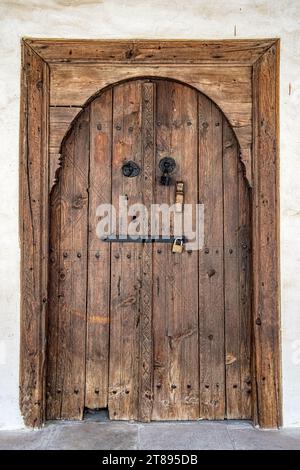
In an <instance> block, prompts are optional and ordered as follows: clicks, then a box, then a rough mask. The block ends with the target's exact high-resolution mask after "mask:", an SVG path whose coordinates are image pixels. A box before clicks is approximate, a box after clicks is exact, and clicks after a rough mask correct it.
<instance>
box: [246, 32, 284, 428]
mask: <svg viewBox="0 0 300 470" xmlns="http://www.w3.org/2000/svg"><path fill="white" fill-rule="evenodd" d="M278 87H279V41H277V43H276V44H275V45H274V46H272V47H271V48H270V49H269V50H268V51H267V52H266V53H265V54H264V55H263V56H262V57H261V58H260V59H259V61H257V62H256V64H255V65H254V67H253V94H254V116H253V119H254V135H253V140H254V142H253V143H254V149H253V150H254V154H253V155H254V157H253V174H254V182H253V204H252V208H253V211H252V223H253V319H254V323H253V325H254V326H253V329H254V348H255V351H254V354H255V369H256V371H255V381H256V398H257V411H258V415H257V419H258V423H259V425H260V426H262V427H264V428H276V427H278V426H279V425H280V423H281V419H282V418H281V392H280V391H281V371H280V351H281V349H280V308H279V289H280V286H279V283H280V281H279V259H280V256H279V196H278V191H279V169H278V166H279V141H278V139H279V131H278V122H279V101H278V96H279V90H278ZM255 415H256V412H255V411H254V416H255Z"/></svg>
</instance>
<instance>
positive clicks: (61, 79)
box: [51, 64, 252, 185]
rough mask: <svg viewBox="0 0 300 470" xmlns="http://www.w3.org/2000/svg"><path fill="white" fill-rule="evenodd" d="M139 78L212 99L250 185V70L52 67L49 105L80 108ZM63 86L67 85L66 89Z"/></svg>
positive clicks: (64, 65) (211, 67)
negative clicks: (169, 81) (169, 82)
mask: <svg viewBox="0 0 300 470" xmlns="http://www.w3.org/2000/svg"><path fill="white" fill-rule="evenodd" d="M140 76H151V77H153V76H159V77H164V76H165V77H169V78H173V79H174V80H180V81H182V82H184V83H187V84H189V85H191V86H193V87H195V88H196V89H198V90H199V91H201V92H203V93H204V94H206V95H207V96H208V97H209V98H211V99H212V100H213V101H214V102H215V103H216V104H217V105H218V106H219V107H220V108H221V109H222V111H223V112H224V113H225V115H226V116H227V118H228V120H229V122H230V123H231V125H232V127H233V129H234V132H235V134H236V136H237V138H238V140H239V144H240V147H241V155H242V159H243V161H244V163H245V166H246V170H247V178H248V181H249V183H250V185H251V183H252V172H251V170H252V168H251V144H252V68H251V67H237V66H236V67H227V66H222V65H220V66H219V67H217V68H216V67H213V66H199V65H198V66H197V65H193V66H186V67H184V66H178V65H172V66H166V65H161V66H160V67H157V66H149V65H136V66H135V67H132V65H122V66H118V65H114V66H113V65H101V66H100V65H95V64H86V65H84V66H83V65H80V64H77V65H76V64H53V65H51V104H52V105H55V106H70V104H71V105H72V106H83V105H84V103H86V101H87V100H89V99H90V98H91V96H93V95H94V94H95V93H97V92H99V90H101V89H102V88H105V87H106V86H109V85H112V84H114V83H117V82H119V81H121V80H128V79H132V78H138V77H140ZM66 83H68V86H67V87H66V86H65V84H66Z"/></svg>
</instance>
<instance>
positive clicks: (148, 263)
mask: <svg viewBox="0 0 300 470" xmlns="http://www.w3.org/2000/svg"><path fill="white" fill-rule="evenodd" d="M155 92H156V86H155V84H154V83H142V89H141V93H142V172H143V176H142V178H143V194H142V201H141V202H142V203H143V204H144V206H146V208H147V209H148V213H149V214H150V213H151V204H153V200H154V183H155V169H154V162H155V153H156V146H155V121H154V119H155V115H154V112H155V99H156V93H155ZM148 233H151V226H150V224H149V226H148ZM141 255H142V258H141V264H142V266H141V281H142V282H141V298H140V357H139V382H140V383H139V409H138V417H139V420H140V421H150V420H151V414H152V404H153V338H152V335H153V323H152V310H153V246H152V244H148V243H146V244H144V246H143V248H142V254H141Z"/></svg>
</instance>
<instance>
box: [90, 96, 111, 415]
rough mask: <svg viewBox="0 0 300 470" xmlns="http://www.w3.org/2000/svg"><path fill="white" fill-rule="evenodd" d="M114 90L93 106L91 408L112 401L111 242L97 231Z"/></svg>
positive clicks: (107, 194) (105, 191)
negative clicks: (110, 384)
mask: <svg viewBox="0 0 300 470" xmlns="http://www.w3.org/2000/svg"><path fill="white" fill-rule="evenodd" d="M112 93H113V92H112V90H108V91H107V92H106V93H104V94H103V95H101V96H100V97H99V98H97V99H96V100H95V101H93V102H92V103H91V105H90V178H89V224H88V231H89V233H88V288H87V347H86V393H85V406H86V407H87V408H91V409H95V408H105V407H107V402H108V363H109V358H108V355H109V320H110V318H109V310H110V245H109V244H108V243H105V242H103V241H101V240H100V239H99V238H98V236H97V234H96V227H97V222H98V218H97V215H96V211H97V207H98V206H99V205H100V204H108V203H110V202H111V152H112V105H113V104H112Z"/></svg>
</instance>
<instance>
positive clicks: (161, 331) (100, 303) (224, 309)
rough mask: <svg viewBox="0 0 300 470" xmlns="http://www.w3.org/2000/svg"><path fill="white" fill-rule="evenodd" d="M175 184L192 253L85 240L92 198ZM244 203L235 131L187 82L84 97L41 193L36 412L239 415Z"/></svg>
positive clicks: (245, 298)
mask: <svg viewBox="0 0 300 470" xmlns="http://www.w3.org/2000/svg"><path fill="white" fill-rule="evenodd" d="M165 157H171V158H173V159H174V160H175V162H176V169H175V171H174V173H173V174H172V180H173V184H170V185H166V186H165V185H162V184H161V168H160V165H159V163H160V161H161V160H162V159H163V158H165ZM128 161H133V162H135V163H136V164H137V165H138V168H139V174H138V175H136V176H135V177H127V176H126V175H124V173H123V171H122V166H123V165H124V163H126V162H128ZM176 182H183V183H184V202H185V203H187V204H192V205H195V204H203V205H204V244H203V247H202V249H201V250H192V251H190V250H186V249H183V252H182V253H173V252H172V247H171V244H170V243H161V244H160V243H157V242H154V243H139V242H136V243H132V242H126V241H125V242H124V241H122V242H121V241H117V242H113V243H111V242H107V241H104V240H100V239H99V237H98V236H97V233H96V227H97V223H98V218H97V217H98V216H97V207H98V206H99V205H100V204H104V203H106V204H110V203H113V205H114V206H117V203H118V200H119V196H123V197H124V198H126V200H127V203H128V205H132V204H135V203H141V202H142V203H143V204H145V205H146V206H147V207H148V206H149V205H151V204H164V203H167V204H172V203H174V202H175V200H176V190H175V184H176ZM249 204H250V203H249V193H248V186H247V182H246V180H245V178H244V176H243V168H242V164H241V162H240V160H239V146H238V142H237V140H236V138H235V135H234V133H233V131H232V129H231V127H230V126H229V124H228V121H227V120H226V118H225V117H224V115H223V114H222V112H221V111H220V110H219V109H218V108H217V106H216V105H215V104H214V103H213V102H212V101H211V100H209V99H208V98H207V97H206V96H204V95H203V94H201V93H200V92H199V91H196V90H195V89H193V88H191V87H189V86H187V85H184V84H182V83H178V82H175V81H171V80H167V79H153V78H151V79H138V80H131V81H127V82H123V83H120V84H118V85H115V86H114V87H111V88H108V89H107V90H105V91H104V92H103V93H101V94H100V95H99V96H98V97H96V98H95V99H93V100H92V101H91V102H90V103H89V104H88V106H87V107H86V108H85V109H84V110H83V112H82V113H81V114H80V115H79V116H78V118H77V119H76V121H75V122H74V124H73V126H72V128H71V130H70V132H69V133H68V135H67V136H66V138H65V139H64V141H63V144H62V166H61V168H60V169H59V172H58V182H57V183H56V185H55V186H54V188H53V190H52V193H51V200H50V205H51V208H50V252H51V255H50V271H49V297H48V335H47V338H48V347H47V378H46V384H47V407H46V409H47V411H46V415H47V419H60V418H64V419H77V418H82V416H83V412H84V409H85V408H91V409H102V408H108V410H109V415H110V418H111V419H135V420H141V421H149V420H179V419H190V420H193V419H224V418H232V419H238V418H239V419H247V418H250V417H251V403H252V400H251V294H250V293H251V276H250V271H251V269H250V262H251V260H250V250H251V240H250V232H251V227H250V205H249ZM119 235H120V233H119Z"/></svg>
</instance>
